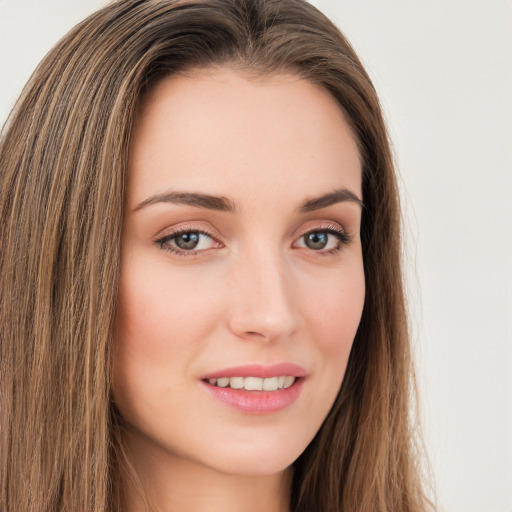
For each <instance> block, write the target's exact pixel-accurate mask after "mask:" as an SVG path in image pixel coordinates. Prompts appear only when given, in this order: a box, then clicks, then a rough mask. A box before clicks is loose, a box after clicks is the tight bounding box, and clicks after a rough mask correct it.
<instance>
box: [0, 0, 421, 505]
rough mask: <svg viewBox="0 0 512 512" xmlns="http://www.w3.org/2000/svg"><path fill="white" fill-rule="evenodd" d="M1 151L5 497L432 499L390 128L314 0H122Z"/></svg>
mask: <svg viewBox="0 0 512 512" xmlns="http://www.w3.org/2000/svg"><path fill="white" fill-rule="evenodd" d="M0 162H1V169H2V174H1V178H0V180H1V181H0V185H1V203H0V204H1V210H0V212H1V213H0V215H1V223H0V226H1V227H0V233H1V244H2V252H1V256H0V258H1V259H0V268H1V273H2V275H1V280H0V282H1V284H0V287H1V288H0V293H1V298H0V304H1V305H0V308H1V309H0V325H1V326H2V331H1V332H2V335H1V347H2V349H1V350H2V353H1V356H2V375H1V383H2V384H1V386H2V387H1V397H2V414H1V421H2V424H1V432H2V445H1V446H2V456H1V464H2V465H1V468H2V469H1V481H2V487H1V501H0V503H1V509H2V510H9V511H21V510H23V511H25V510H27V511H36V510H37V511H57V510H66V511H71V510H72V511H90V510H98V511H99V510H125V511H136V510H161V511H166V510H180V511H186V510H196V511H201V510H204V511H206V510H221V509H222V510H239V511H240V510H254V509H255V508H256V507H257V508H264V509H266V510H269V511H273V510H276V511H277V510H279V511H292V510H293V511H319V510H322V511H340V510H344V511H361V512H362V511H369V510H372V511H373V510H375V511H377V510H378V511H383V512H384V511H399V512H402V511H403V512H405V511H409V512H412V511H420V510H425V509H426V507H427V501H426V499H425V498H424V495H423V492H422V486H421V483H420V477H419V474H418V469H417V459H416V452H415V451H414V438H413V430H412V424H411V419H410V413H409V406H410V389H411V383H412V382H413V380H412V378H411V377H412V368H411V362H410V355H409V345H408V336H407V325H406V313H405V306H404V297H403V290H402V283H401V270H400V233H399V224H400V218H399V205H398V194H397V188H396V183H395V178H394V174H393V165H392V159H391V154H390V150H389V146H388V142H387V135H386V130H385V126H384V123H383V120H382V115H381V112H380V108H379V103H378V99H377V96H376V94H375V91H374V89H373V87H372V84H371V82H370V80H369V78H368V76H367V74H366V73H365V71H364V69H363V67H362V65H361V63H360V62H359V60H358V59H357V57H356V55H355V54H354V52H353V50H352V49H351V47H350V45H349V44H348V42H347V41H346V39H345V38H344V37H343V36H342V35H341V34H340V32H339V30H338V29H337V28H336V27H335V26H334V25H333V24H332V23H331V22H329V21H328V20H327V19H326V18H325V17H324V16H323V15H322V14H321V13H319V12H318V11H317V10H316V9H315V8H314V7H312V6H310V5H309V4H307V3H305V2H302V1H297V0H286V1H283V0H261V1H254V0H253V1H250V0H215V1H211V0H208V1H196V0H193V1H178V2H174V1H168V0H167V1H162V0H159V1H135V0H130V1H126V0H125V1H117V2H114V3H113V4H111V5H109V6H108V7H106V8H105V9H102V10H100V11H98V12H97V13H96V14H94V15H92V16H91V17H89V18H88V19H87V20H85V21H84V22H83V23H81V24H80V25H79V26H77V27H76V28H75V29H74V30H73V31H72V32H71V33H70V34H68V35H67V36H66V37H65V38H64V39H63V40H62V41H61V42H60V43H59V44H58V45H57V46H56V47H55V48H54V49H53V50H52V51H51V52H50V53H49V55H48V56H47V57H46V58H45V59H44V60H43V62H42V63H41V65H40V66H39V68H38V69H37V70H36V72H35V74H34V75H33V77H32V79H31V80H30V82H29V84H28V86H27V87H26V89H25V90H24V92H23V94H22V97H21V99H20V100H19V102H18V104H17V106H16V107H15V109H14V112H13V114H12V116H11V118H10V119H9V121H8V126H7V128H6V130H5V133H4V135H3V137H2V142H1V146H0Z"/></svg>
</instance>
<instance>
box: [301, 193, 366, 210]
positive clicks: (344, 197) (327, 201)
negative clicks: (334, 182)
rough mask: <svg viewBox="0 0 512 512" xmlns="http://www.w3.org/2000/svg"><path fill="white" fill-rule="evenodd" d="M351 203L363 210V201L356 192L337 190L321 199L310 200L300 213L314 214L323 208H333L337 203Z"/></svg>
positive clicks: (303, 204) (304, 204) (303, 205)
mask: <svg viewBox="0 0 512 512" xmlns="http://www.w3.org/2000/svg"><path fill="white" fill-rule="evenodd" d="M346 201H349V202H351V203H356V204H358V205H359V206H360V207H361V208H363V201H362V200H361V199H359V197H357V195H356V194H354V192H352V191H350V190H348V189H347V188H340V189H338V190H335V191H334V192H330V193H329V194H325V195H323V196H320V197H315V198H313V199H308V200H307V201H305V202H304V203H302V205H301V206H300V208H299V212H300V213H308V212H314V211H316V210H321V209H322V208H327V207H328V206H332V205H333V204H337V203H344V202H346Z"/></svg>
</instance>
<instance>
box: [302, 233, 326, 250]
mask: <svg viewBox="0 0 512 512" xmlns="http://www.w3.org/2000/svg"><path fill="white" fill-rule="evenodd" d="M304 241H305V243H306V245H307V246H308V247H309V248H310V249H315V250H318V249H323V248H324V247H325V246H326V245H327V233H325V232H323V231H317V232H315V233H309V234H308V235H306V237H305V240H304Z"/></svg>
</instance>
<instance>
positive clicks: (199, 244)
mask: <svg viewBox="0 0 512 512" xmlns="http://www.w3.org/2000/svg"><path fill="white" fill-rule="evenodd" d="M155 243H156V244H158V245H159V246H160V248H161V249H163V250H166V251H169V252H172V253H176V254H180V255H189V254H196V253H197V252H199V251H205V250H208V249H212V248H214V247H218V246H219V245H220V243H219V242H217V241H216V240H215V239H214V238H213V237H212V236H211V235H209V234H208V233H206V232H204V231H199V230H190V229H187V230H180V231H174V232H173V233H170V234H169V235H166V236H164V237H162V238H160V239H158V240H156V241H155Z"/></svg>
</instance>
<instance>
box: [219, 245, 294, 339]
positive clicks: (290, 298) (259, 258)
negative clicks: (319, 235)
mask: <svg viewBox="0 0 512 512" xmlns="http://www.w3.org/2000/svg"><path fill="white" fill-rule="evenodd" d="M231 276H232V278H233V279H232V281H231V290H230V291H231V301H230V311H229V314H228V321H229V327H230V329H231V331H232V332H233V333H234V334H235V335H237V336H238V337H240V338H243V339H247V340H260V341H266V342H275V341H279V340H282V339H286V338H288V337H290V336H291V335H292V334H293V333H294V332H296V331H297V329H298V328H299V326H300V323H301V316H300V314H299V310H298V308H297V306H296V300H297V297H296V294H295V293H294V280H293V279H292V276H291V270H290V269H289V268H288V266H287V264H286V261H285V259H284V258H281V257H280V256H279V255H278V254H264V253H263V251H259V252H258V253H257V254H253V255H252V257H249V258H240V261H239V262H238V263H237V264H236V269H235V271H234V272H233V273H232V274H231Z"/></svg>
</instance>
